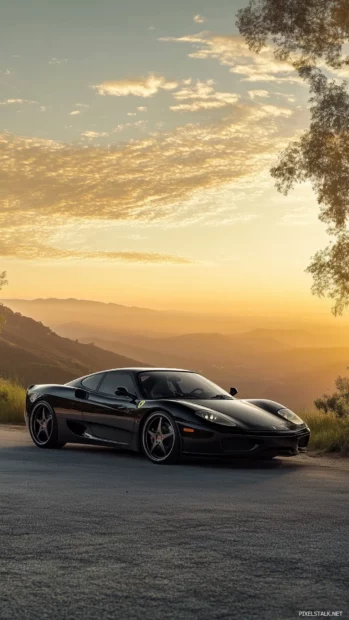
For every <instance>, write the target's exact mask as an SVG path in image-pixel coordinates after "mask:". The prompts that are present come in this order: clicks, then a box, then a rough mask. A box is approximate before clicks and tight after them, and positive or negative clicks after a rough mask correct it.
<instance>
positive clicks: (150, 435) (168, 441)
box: [142, 411, 180, 464]
mask: <svg viewBox="0 0 349 620" xmlns="http://www.w3.org/2000/svg"><path fill="white" fill-rule="evenodd" d="M142 447H143V451H144V453H145V455H146V456H147V457H148V459H149V460H150V461H152V462H153V463H158V464H165V463H176V462H178V461H179V458H180V436H179V432H178V429H177V426H176V423H175V421H174V419H173V418H172V416H170V415H169V414H168V413H164V412H163V411H156V412H154V413H151V414H150V416H149V417H148V418H147V419H146V421H145V424H144V426H143V429H142Z"/></svg>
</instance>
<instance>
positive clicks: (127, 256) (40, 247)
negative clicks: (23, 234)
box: [0, 239, 192, 265]
mask: <svg viewBox="0 0 349 620" xmlns="http://www.w3.org/2000/svg"><path fill="white" fill-rule="evenodd" d="M0 256H3V257H5V256H6V257H16V258H20V259H23V260H38V259H41V260H43V259H51V260H52V259H56V260H79V261H80V260H89V259H90V260H91V259H92V260H102V261H115V260H117V261H124V262H128V263H175V264H178V265H186V264H189V263H191V262H192V261H191V260H190V259H188V258H185V257H183V256H177V255H175V254H166V253H164V254H162V253H157V252H131V251H127V252H101V251H95V252H83V251H79V250H66V249H62V248H58V247H54V246H52V245H44V244H41V243H40V242H39V241H38V240H37V239H34V243H31V244H29V243H26V242H25V241H24V240H23V239H17V240H16V242H14V239H12V240H10V241H8V242H6V241H3V240H1V241H0Z"/></svg>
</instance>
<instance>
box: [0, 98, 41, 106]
mask: <svg viewBox="0 0 349 620" xmlns="http://www.w3.org/2000/svg"><path fill="white" fill-rule="evenodd" d="M37 103H38V102H37V101H30V100H29V99H3V101H0V105H19V104H29V105H30V104H37Z"/></svg>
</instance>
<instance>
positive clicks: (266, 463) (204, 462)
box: [63, 444, 301, 471]
mask: <svg viewBox="0 0 349 620" xmlns="http://www.w3.org/2000/svg"><path fill="white" fill-rule="evenodd" d="M63 451H64V452H74V453H79V452H83V453H84V454H88V453H89V454H98V455H103V454H104V455H106V456H107V455H113V456H114V457H117V458H120V457H121V458H122V459H127V460H130V461H132V462H134V463H142V465H144V464H148V465H149V466H154V467H166V468H169V467H171V468H172V467H175V468H180V467H191V468H192V467H193V468H195V467H204V468H214V469H240V470H242V469H247V470H254V469H258V470H261V469H264V470H270V471H273V470H274V471H275V470H280V469H281V468H285V467H286V468H287V469H288V470H290V469H292V468H295V469H297V468H298V467H299V466H300V465H301V463H297V461H296V460H295V458H294V457H293V458H291V459H290V458H287V457H282V458H281V457H275V458H273V459H269V460H266V459H265V460H263V459H257V458H253V459H252V458H242V457H234V456H229V457H228V456H205V457H204V456H185V457H182V459H181V460H180V462H179V463H176V464H168V465H166V464H162V465H161V464H160V465H159V464H154V463H151V462H150V461H149V460H148V459H147V458H146V457H145V456H144V455H142V454H139V453H136V452H131V451H130V450H118V449H115V448H109V447H104V446H91V445H84V444H67V445H66V446H65V447H64V448H63Z"/></svg>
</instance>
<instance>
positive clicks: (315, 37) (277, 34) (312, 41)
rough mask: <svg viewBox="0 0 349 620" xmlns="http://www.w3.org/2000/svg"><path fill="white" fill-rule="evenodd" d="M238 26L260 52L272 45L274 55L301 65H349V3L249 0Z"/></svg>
mask: <svg viewBox="0 0 349 620" xmlns="http://www.w3.org/2000/svg"><path fill="white" fill-rule="evenodd" d="M237 26H238V28H239V30H240V33H241V34H242V35H243V36H244V37H245V39H246V41H247V43H248V45H249V47H250V48H251V49H253V50H255V51H256V52H260V51H261V49H262V48H263V47H265V46H266V45H267V44H268V43H269V42H271V43H272V44H273V45H274V46H275V56H276V57H277V58H278V59H280V60H291V61H294V62H295V63H297V64H300V65H303V66H304V65H306V66H310V65H312V66H314V65H316V63H317V62H319V61H320V60H322V61H323V62H325V63H326V64H327V65H328V66H330V67H333V68H338V67H340V66H343V64H346V63H348V57H343V55H342V49H343V45H344V44H345V43H346V41H347V40H348V38H349V11H348V0H302V1H301V0H250V3H249V5H248V6H247V7H246V8H244V9H240V11H238V13H237Z"/></svg>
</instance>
